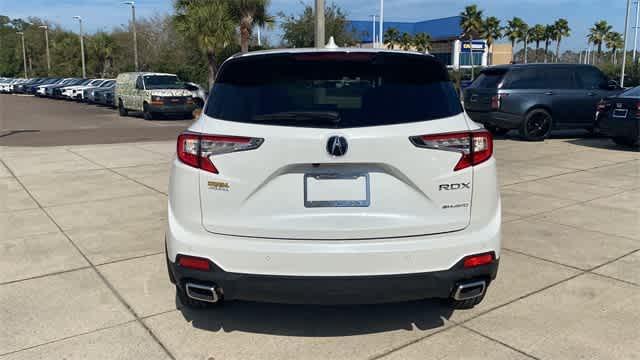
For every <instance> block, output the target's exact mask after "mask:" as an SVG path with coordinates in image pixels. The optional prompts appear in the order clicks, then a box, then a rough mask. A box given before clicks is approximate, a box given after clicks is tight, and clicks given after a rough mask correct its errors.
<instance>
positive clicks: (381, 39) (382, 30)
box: [378, 0, 384, 47]
mask: <svg viewBox="0 0 640 360" xmlns="http://www.w3.org/2000/svg"><path fill="white" fill-rule="evenodd" d="M383 27H384V0H380V30H379V31H378V37H379V38H380V47H384V28H383Z"/></svg>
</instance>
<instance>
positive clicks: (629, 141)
mask: <svg viewBox="0 0 640 360" xmlns="http://www.w3.org/2000/svg"><path fill="white" fill-rule="evenodd" d="M612 140H613V142H614V143H616V144H618V145H620V146H625V147H634V148H637V147H638V146H640V142H639V141H638V139H633V138H628V137H621V136H616V137H614V138H612Z"/></svg>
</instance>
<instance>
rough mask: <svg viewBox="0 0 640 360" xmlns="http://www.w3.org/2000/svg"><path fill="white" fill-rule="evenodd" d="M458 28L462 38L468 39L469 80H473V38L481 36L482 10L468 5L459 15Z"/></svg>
mask: <svg viewBox="0 0 640 360" xmlns="http://www.w3.org/2000/svg"><path fill="white" fill-rule="evenodd" d="M460 27H461V28H462V36H466V37H467V38H468V39H469V55H470V56H469V57H470V58H471V80H473V79H474V77H475V76H474V70H473V38H474V37H476V36H477V37H479V36H480V35H481V34H482V10H478V6H476V5H469V6H467V7H465V8H464V11H463V12H461V13H460Z"/></svg>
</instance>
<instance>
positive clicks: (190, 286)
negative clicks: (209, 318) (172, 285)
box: [185, 283, 220, 303]
mask: <svg viewBox="0 0 640 360" xmlns="http://www.w3.org/2000/svg"><path fill="white" fill-rule="evenodd" d="M185 290H186V291H187V296H188V297H190V298H192V299H194V300H198V301H204V302H208V303H216V302H218V300H220V298H219V297H218V292H217V291H216V286H215V285H213V286H210V285H198V284H194V283H186V284H185Z"/></svg>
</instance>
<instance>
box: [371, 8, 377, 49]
mask: <svg viewBox="0 0 640 360" xmlns="http://www.w3.org/2000/svg"><path fill="white" fill-rule="evenodd" d="M369 16H371V21H372V23H371V30H372V31H373V32H372V33H371V47H372V48H375V47H378V44H376V15H369Z"/></svg>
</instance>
